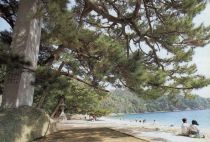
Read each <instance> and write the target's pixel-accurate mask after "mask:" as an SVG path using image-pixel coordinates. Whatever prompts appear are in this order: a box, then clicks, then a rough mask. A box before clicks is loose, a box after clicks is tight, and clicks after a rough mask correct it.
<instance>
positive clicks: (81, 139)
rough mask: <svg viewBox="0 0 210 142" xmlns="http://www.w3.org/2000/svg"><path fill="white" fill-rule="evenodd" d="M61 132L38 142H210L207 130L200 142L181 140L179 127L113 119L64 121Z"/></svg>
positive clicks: (190, 139)
mask: <svg viewBox="0 0 210 142" xmlns="http://www.w3.org/2000/svg"><path fill="white" fill-rule="evenodd" d="M57 128H58V129H59V130H61V131H60V132H58V133H55V134H53V135H50V136H48V137H47V138H46V139H42V140H40V141H37V142H51V141H52V142H67V141H65V138H66V139H68V142H118V141H119V142H145V141H150V142H210V136H209V134H210V131H209V130H205V132H206V136H207V137H206V138H205V139H203V138H202V139H197V138H189V137H184V136H178V134H179V133H180V128H178V127H169V126H164V125H160V124H150V123H145V124H140V123H138V122H134V121H133V122H130V121H120V120H115V119H109V118H101V119H99V121H85V120H68V121H62V122H60V123H58V124H57ZM119 132H121V133H119ZM129 135H130V136H129ZM131 136H133V137H131ZM61 137H63V140H61V139H60V138H61ZM134 137H136V138H139V139H135V138H134ZM43 140H44V141H43ZM56 140H58V141H56ZM143 140H144V141H143Z"/></svg>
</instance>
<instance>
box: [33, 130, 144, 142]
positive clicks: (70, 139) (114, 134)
mask: <svg viewBox="0 0 210 142" xmlns="http://www.w3.org/2000/svg"><path fill="white" fill-rule="evenodd" d="M36 142H146V141H144V140H140V139H138V138H135V137H132V136H130V135H127V134H124V133H120V132H118V131H115V130H112V129H109V128H77V129H71V130H66V131H60V132H57V133H54V134H52V135H49V136H47V137H46V138H43V139H40V140H37V141H36Z"/></svg>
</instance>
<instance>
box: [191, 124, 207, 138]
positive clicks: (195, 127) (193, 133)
mask: <svg viewBox="0 0 210 142" xmlns="http://www.w3.org/2000/svg"><path fill="white" fill-rule="evenodd" d="M198 125H199V124H198V122H197V121H196V120H192V124H191V125H190V127H189V136H190V137H195V138H205V136H204V135H203V134H201V133H200V130H199V128H198Z"/></svg>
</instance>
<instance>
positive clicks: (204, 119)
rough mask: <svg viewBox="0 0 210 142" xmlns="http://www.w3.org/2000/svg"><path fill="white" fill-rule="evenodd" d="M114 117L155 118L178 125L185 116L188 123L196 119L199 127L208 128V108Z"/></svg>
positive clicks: (209, 120) (209, 117)
mask: <svg viewBox="0 0 210 142" xmlns="http://www.w3.org/2000/svg"><path fill="white" fill-rule="evenodd" d="M113 118H115V119H121V120H133V121H134V120H136V119H137V120H140V119H141V120H143V119H145V120H146V122H151V123H153V121H154V120H155V121H156V122H157V123H160V124H165V125H174V126H180V125H181V119H182V118H187V119H188V123H191V121H192V120H193V119H194V120H197V121H198V123H199V127H200V128H208V129H210V109H208V110H192V111H179V112H151V113H140V114H124V115H119V116H114V117H113Z"/></svg>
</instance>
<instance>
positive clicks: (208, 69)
mask: <svg viewBox="0 0 210 142" xmlns="http://www.w3.org/2000/svg"><path fill="white" fill-rule="evenodd" d="M194 22H195V24H196V25H199V24H201V23H204V24H205V25H206V26H207V25H210V3H209V4H208V5H207V7H206V9H205V10H204V11H203V12H201V14H199V15H197V16H196V17H195V19H194ZM5 29H10V26H9V25H8V24H7V23H6V22H5V21H4V20H3V19H2V18H0V31H2V30H5ZM193 62H195V63H196V65H197V67H198V73H199V74H202V75H205V76H206V77H208V78H210V45H207V46H205V47H202V48H197V49H196V50H195V55H194V57H193ZM194 93H196V94H198V95H200V96H202V97H210V85H209V86H207V87H205V88H203V89H199V90H196V91H194Z"/></svg>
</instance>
